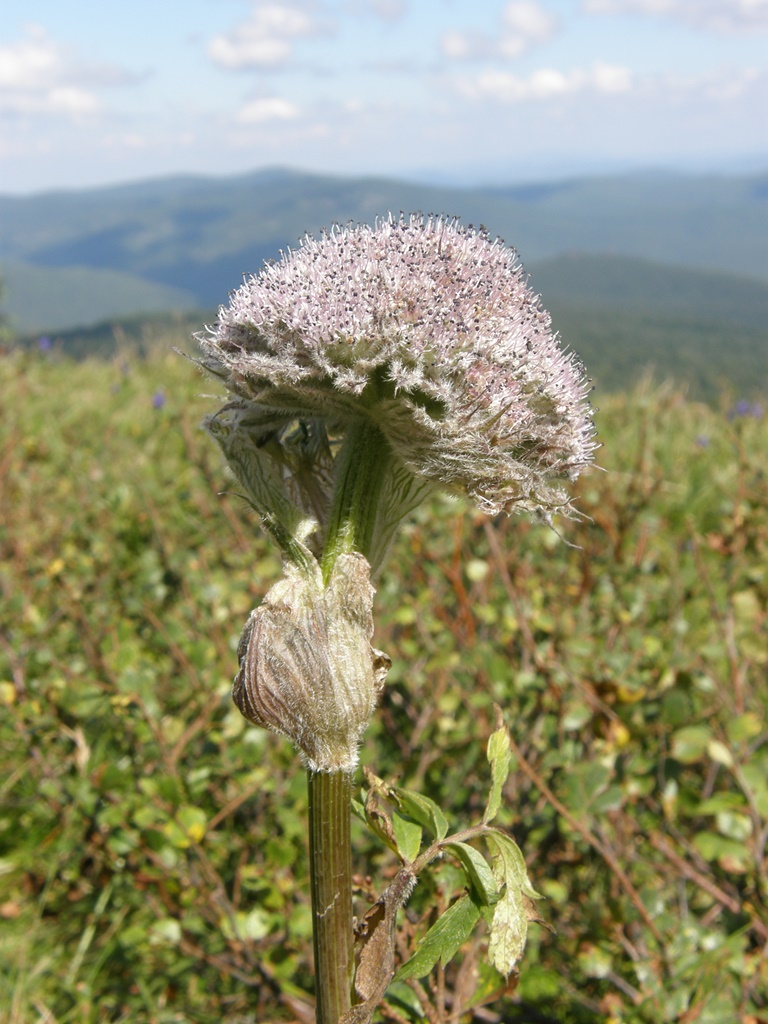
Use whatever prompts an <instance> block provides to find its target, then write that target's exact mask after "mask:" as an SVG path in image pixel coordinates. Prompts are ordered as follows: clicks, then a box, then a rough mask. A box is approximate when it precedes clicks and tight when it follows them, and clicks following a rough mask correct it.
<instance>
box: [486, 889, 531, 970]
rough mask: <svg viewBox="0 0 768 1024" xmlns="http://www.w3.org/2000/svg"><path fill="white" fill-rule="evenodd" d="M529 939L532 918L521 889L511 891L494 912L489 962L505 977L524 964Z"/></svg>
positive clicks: (508, 891) (504, 896)
mask: <svg viewBox="0 0 768 1024" xmlns="http://www.w3.org/2000/svg"><path fill="white" fill-rule="evenodd" d="M527 937H528V916H527V914H526V909H525V901H524V899H523V895H522V893H521V892H520V890H519V889H514V888H509V887H507V889H506V891H505V893H504V895H503V896H502V897H501V899H500V900H499V902H498V903H497V904H496V906H495V907H494V909H493V921H492V923H491V935H490V938H489V940H488V959H489V960H490V961H491V963H492V964H493V966H494V967H495V968H496V970H497V971H498V972H499V974H503V975H504V976H505V977H506V976H507V975H508V974H509V973H510V971H511V970H512V969H513V967H514V966H515V964H516V963H517V962H518V960H520V958H521V957H522V955H523V951H524V950H525V940H526V939H527Z"/></svg>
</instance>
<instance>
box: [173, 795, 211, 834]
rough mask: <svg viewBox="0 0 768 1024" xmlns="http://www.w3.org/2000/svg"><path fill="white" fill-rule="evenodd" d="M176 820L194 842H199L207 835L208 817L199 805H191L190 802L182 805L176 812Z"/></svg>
mask: <svg viewBox="0 0 768 1024" xmlns="http://www.w3.org/2000/svg"><path fill="white" fill-rule="evenodd" d="M176 820H177V822H178V823H179V825H180V826H181V828H183V829H184V833H185V834H186V835H187V836H188V837H189V839H190V840H191V841H192V842H193V843H199V842H200V840H201V839H202V838H203V836H204V835H205V830H206V828H207V826H208V819H207V818H206V815H205V811H203V810H201V809H200V808H199V807H191V806H190V805H189V804H186V805H185V806H184V807H180V808H179V810H178V813H177V814H176Z"/></svg>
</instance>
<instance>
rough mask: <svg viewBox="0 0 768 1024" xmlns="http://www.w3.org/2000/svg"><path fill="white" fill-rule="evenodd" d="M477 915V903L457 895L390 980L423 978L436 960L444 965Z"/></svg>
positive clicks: (464, 936) (458, 946) (467, 897)
mask: <svg viewBox="0 0 768 1024" xmlns="http://www.w3.org/2000/svg"><path fill="white" fill-rule="evenodd" d="M479 917H480V909H479V907H478V906H477V904H476V903H474V902H473V900H472V899H471V898H470V897H469V896H468V895H467V894H465V895H464V896H461V897H460V898H459V899H458V900H456V902H455V903H454V904H453V905H452V906H451V907H449V908H448V910H446V912H445V913H444V914H443V915H442V917H439V918H438V919H437V921H436V922H435V924H433V925H432V927H431V928H430V929H429V931H428V932H427V934H426V935H425V936H424V939H423V941H422V943H421V945H420V946H419V948H418V949H417V950H416V953H415V954H414V955H413V956H412V957H411V959H410V960H408V962H407V963H405V964H403V966H402V967H401V968H400V970H399V971H398V972H397V974H396V975H395V977H394V979H393V980H394V981H405V980H406V978H423V977H425V976H426V975H427V974H429V972H430V971H431V970H432V968H433V967H434V966H435V964H436V963H437V962H438V960H439V961H440V963H441V964H442V965H443V966H445V965H446V964H447V963H448V962H449V961H450V960H452V959H453V957H454V956H455V955H456V952H457V951H458V949H459V948H460V947H461V946H462V945H463V944H464V943H465V942H466V941H467V939H468V938H469V935H470V934H471V932H472V929H473V928H474V926H475V924H476V922H477V919H478V918H479Z"/></svg>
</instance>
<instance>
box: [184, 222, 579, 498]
mask: <svg viewBox="0 0 768 1024" xmlns="http://www.w3.org/2000/svg"><path fill="white" fill-rule="evenodd" d="M199 340H200V344H201V346H202V349H203V353H204V357H203V360H202V364H203V365H204V366H205V367H206V368H207V369H208V370H210V371H211V372H212V373H214V374H215V375H217V376H219V377H221V378H222V379H223V380H224V381H225V382H226V385H227V387H228V389H229V390H230V391H231V392H232V393H234V394H235V395H236V396H238V398H239V402H238V401H237V400H236V401H235V403H234V406H233V405H232V404H230V406H229V407H228V409H229V413H228V415H229V416H230V417H231V416H232V415H235V414H237V415H238V416H241V414H242V413H243V410H244V409H247V410H248V413H247V416H248V418H249V419H250V421H251V422H255V421H256V420H258V419H259V418H260V420H261V421H262V422H263V423H264V424H265V427H264V430H265V431H267V430H268V432H269V440H270V442H276V443H280V442H281V440H282V439H283V438H284V437H285V436H286V432H287V431H288V430H289V428H290V430H291V431H295V425H296V422H297V421H299V422H301V423H303V424H304V430H305V432H306V437H307V448H308V449H309V448H311V447H312V446H313V445H314V447H315V449H316V450H317V453H318V459H320V460H321V461H322V462H323V467H324V471H325V469H326V468H327V461H328V459H327V452H328V449H327V445H326V446H324V445H323V443H322V442H323V441H324V439H326V438H329V437H330V438H333V437H335V436H340V435H342V434H344V433H345V432H346V430H347V429H348V428H349V427H350V426H352V425H353V424H360V423H365V424H369V425H371V426H373V427H374V428H376V429H377V430H378V431H380V433H381V434H382V435H383V437H384V438H385V439H386V442H387V444H388V446H389V449H390V451H391V455H392V457H393V459H394V462H395V463H396V464H397V465H398V466H400V467H402V468H403V469H404V470H406V471H407V472H408V474H409V475H411V477H412V478H415V480H416V481H417V482H418V484H419V485H421V484H423V485H424V486H427V485H429V486H437V487H441V488H445V489H447V490H449V491H451V492H452V493H455V494H464V495H467V496H468V497H470V498H471V499H472V500H473V501H474V502H475V503H476V504H477V506H478V507H479V508H480V509H481V510H482V511H484V512H486V513H491V514H493V513H497V512H500V511H506V512H511V511H514V510H516V509H528V510H531V511H543V512H544V513H545V514H549V512H550V511H552V510H555V509H563V510H565V511H567V510H568V498H567V495H566V493H565V491H564V490H563V489H562V486H561V483H560V481H561V480H562V479H563V478H571V479H572V478H574V477H575V476H576V475H577V474H578V473H579V471H580V470H581V469H583V468H584V467H585V466H586V465H587V464H588V463H589V462H590V461H591V458H592V455H593V452H594V449H595V444H594V440H593V435H594V431H593V426H592V420H591V411H590V407H589V403H588V401H587V397H586V396H587V391H588V385H587V381H586V379H585V376H584V372H583V369H582V367H581V364H580V363H579V362H578V360H577V358H576V357H575V356H574V355H573V354H568V353H566V352H564V350H563V349H562V347H561V345H560V344H559V342H558V339H557V337H556V336H555V335H554V334H553V332H552V328H551V322H550V318H549V315H548V314H547V313H546V312H545V310H544V309H543V308H542V307H541V305H540V302H539V299H538V296H537V295H536V294H535V293H534V292H533V291H532V290H531V288H530V287H529V285H528V282H527V279H526V277H525V275H524V272H523V270H522V267H521V266H520V264H519V263H518V261H517V257H516V254H515V253H514V251H513V250H511V249H509V248H507V247H505V246H504V245H503V244H502V243H501V242H499V241H493V240H491V239H490V238H489V236H488V235H487V234H486V233H485V232H483V231H475V230H474V229H472V228H464V227H462V226H460V225H459V224H458V223H457V222H456V221H455V220H449V219H445V218H442V217H428V218H424V217H421V216H415V215H414V216H411V217H403V216H401V217H400V219H393V218H391V217H390V218H389V219H387V220H383V221H380V222H378V223H377V224H376V226H375V227H369V226H366V225H360V226H350V227H345V228H334V229H333V230H331V231H330V232H328V233H326V234H323V235H322V236H321V237H320V238H318V239H314V238H310V237H307V238H305V239H304V240H303V241H302V243H301V246H300V248H299V249H297V250H296V251H289V252H287V253H285V254H284V255H283V257H282V259H281V260H279V261H278V262H276V263H273V264H269V265H267V266H266V267H265V268H264V269H263V270H262V271H261V273H259V274H258V275H256V276H254V277H251V278H249V279H247V280H246V281H245V283H244V284H243V285H242V286H241V287H240V288H239V289H238V290H237V291H235V292H234V293H233V294H232V296H231V298H230V302H229V305H228V306H227V307H222V308H221V309H220V311H219V317H218V322H217V323H216V325H215V326H214V327H213V329H212V330H210V331H209V333H208V334H207V335H204V336H202V337H200V339H199ZM233 409H235V410H236V413H233ZM237 410H239V411H237ZM266 425H268V427H267V426H266ZM264 436H265V437H266V433H265V435H264ZM257 444H258V442H257ZM294 447H295V442H294Z"/></svg>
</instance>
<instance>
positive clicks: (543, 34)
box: [440, 0, 558, 60]
mask: <svg viewBox="0 0 768 1024" xmlns="http://www.w3.org/2000/svg"><path fill="white" fill-rule="evenodd" d="M557 28H558V22H557V19H556V18H555V17H553V15H552V14H551V13H550V12H549V11H548V10H547V9H546V8H545V7H543V6H542V5H541V4H539V3H535V2H534V0H511V2H510V3H508V4H507V5H506V7H505V8H504V13H503V19H502V25H501V26H500V27H499V32H498V34H497V35H496V36H495V37H494V38H491V37H489V36H486V35H483V34H482V33H480V32H459V31H456V30H452V31H449V32H446V33H444V34H443V36H442V38H441V40H440V48H441V50H442V53H443V56H444V57H447V58H448V59H449V60H478V59H480V58H487V57H502V58H506V59H511V60H514V59H515V58H517V57H520V56H522V54H524V53H525V52H526V51H527V50H529V49H531V47H532V46H539V45H541V44H542V43H545V42H547V40H548V39H551V37H552V36H553V35H554V34H555V32H556V31H557Z"/></svg>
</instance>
